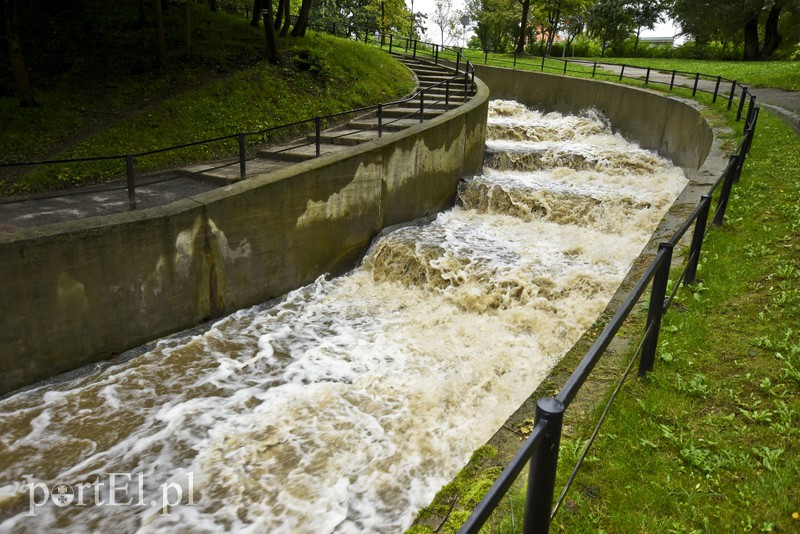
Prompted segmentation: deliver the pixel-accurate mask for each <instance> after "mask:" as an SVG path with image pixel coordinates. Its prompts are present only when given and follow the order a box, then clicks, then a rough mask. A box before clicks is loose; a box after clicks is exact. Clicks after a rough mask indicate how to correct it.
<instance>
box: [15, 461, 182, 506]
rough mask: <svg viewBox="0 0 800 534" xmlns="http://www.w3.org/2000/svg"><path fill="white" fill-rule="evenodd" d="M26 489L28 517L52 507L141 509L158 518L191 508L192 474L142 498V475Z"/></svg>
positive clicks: (114, 475)
mask: <svg viewBox="0 0 800 534" xmlns="http://www.w3.org/2000/svg"><path fill="white" fill-rule="evenodd" d="M23 487H25V488H27V490H28V513H27V514H25V515H26V516H28V517H36V512H37V510H38V509H39V508H41V507H42V506H47V505H48V504H50V505H51V506H52V505H55V506H60V507H63V506H144V507H148V508H151V509H154V511H156V512H157V513H158V514H159V515H169V514H170V509H171V508H172V507H175V506H178V505H183V506H193V505H194V473H191V472H189V473H185V474H184V475H183V477H182V478H181V479H180V480H178V479H175V478H173V479H172V481H170V482H165V483H164V484H161V485H160V486H159V487H158V491H156V492H154V493H152V494H151V495H150V496H149V498H146V497H145V490H144V473H133V474H131V473H105V479H101V478H100V477H98V478H97V480H95V481H94V482H82V483H78V484H68V483H66V482H56V483H55V484H53V485H48V484H45V483H44V482H30V483H28V484H24V485H23Z"/></svg>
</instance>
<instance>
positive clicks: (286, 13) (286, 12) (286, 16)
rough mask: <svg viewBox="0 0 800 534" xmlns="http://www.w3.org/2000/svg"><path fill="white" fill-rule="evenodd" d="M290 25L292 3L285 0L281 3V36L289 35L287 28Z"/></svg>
mask: <svg viewBox="0 0 800 534" xmlns="http://www.w3.org/2000/svg"><path fill="white" fill-rule="evenodd" d="M280 16H281V15H280V13H278V17H280ZM291 26H292V3H291V2H290V1H289V0H286V3H285V4H284V5H283V27H282V28H281V37H286V36H287V35H289V28H290V27H291Z"/></svg>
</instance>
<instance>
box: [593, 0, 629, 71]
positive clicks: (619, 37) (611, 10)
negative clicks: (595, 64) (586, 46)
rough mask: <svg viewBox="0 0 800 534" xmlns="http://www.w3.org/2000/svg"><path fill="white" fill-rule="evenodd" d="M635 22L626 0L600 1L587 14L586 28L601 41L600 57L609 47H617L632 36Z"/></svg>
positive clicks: (603, 55)
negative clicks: (631, 32) (631, 31)
mask: <svg viewBox="0 0 800 534" xmlns="http://www.w3.org/2000/svg"><path fill="white" fill-rule="evenodd" d="M632 25H633V22H632V20H631V13H630V10H629V9H628V8H627V6H626V4H625V2H624V0H599V1H597V2H595V3H594V4H593V5H591V6H590V7H589V9H588V11H587V12H586V27H587V28H588V30H589V32H590V33H591V34H592V35H593V36H594V37H597V38H599V39H600V50H601V53H600V55H601V56H602V57H605V55H606V49H607V48H608V46H609V45H612V46H614V47H616V46H617V45H619V44H621V43H622V41H623V40H625V38H626V37H627V36H628V35H629V34H630V30H631V27H632Z"/></svg>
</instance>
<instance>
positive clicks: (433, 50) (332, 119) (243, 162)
mask: <svg viewBox="0 0 800 534" xmlns="http://www.w3.org/2000/svg"><path fill="white" fill-rule="evenodd" d="M312 26H313V27H314V28H315V29H318V30H320V31H326V30H329V33H331V34H332V35H337V28H336V25H335V24H330V25H328V24H325V23H321V22H316V23H313V24H312ZM340 29H341V28H340ZM373 31H374V30H373ZM358 32H363V33H364V35H366V36H368V35H369V29H364V28H360V27H355V26H350V27H349V29H348V30H347V33H346V34H345V35H344V36H345V37H348V36H351V35H358ZM339 33H341V31H340V32H339ZM359 40H360V39H359ZM385 40H386V37H384V38H383V39H382V42H381V43H380V44H379V46H380V48H381V49H386V50H387V51H388V52H389V53H397V54H400V53H405V52H407V53H408V54H410V55H411V57H412V58H414V59H417V58H426V59H429V60H430V61H432V62H433V63H434V64H435V65H442V66H446V67H448V68H450V69H451V70H452V71H453V76H452V77H450V78H448V79H446V80H443V81H441V82H440V83H437V84H435V85H433V86H431V87H426V88H425V89H422V90H420V91H418V92H416V93H413V94H412V95H410V96H408V97H405V98H402V99H400V100H395V101H392V102H388V103H385V104H377V105H373V106H367V107H363V108H358V109H353V110H348V111H344V112H340V113H333V114H330V115H321V116H316V117H313V118H309V119H305V120H302V121H297V122H293V123H290V124H282V125H279V126H273V127H270V128H265V129H263V130H257V131H252V132H238V133H233V134H229V135H224V136H220V137H214V138H210V139H201V140H198V141H192V142H189V143H183V144H180V145H174V146H168V147H164V148H158V149H155V150H148V151H144V152H135V153H126V154H116V155H105V156H95V157H82V158H62V159H48V160H39V161H17V162H10V163H0V169H2V168H11V167H35V166H41V165H72V164H75V163H88V162H97V161H109V160H117V161H120V162H124V165H125V177H126V185H125V186H124V187H119V186H118V187H107V188H101V189H99V190H101V191H102V190H119V189H127V191H128V205H129V208H130V209H131V210H134V209H136V186H137V184H136V181H137V179H136V159H137V158H143V157H147V156H152V155H154V154H160V153H164V152H169V151H175V150H182V149H185V148H189V147H194V146H198V145H207V144H210V143H217V142H224V141H230V140H234V139H235V140H236V141H237V144H238V155H237V157H238V161H239V179H240V180H243V179H245V177H246V175H247V159H248V158H247V138H248V137H260V138H264V137H265V136H266V135H268V134H274V133H284V134H288V135H293V134H294V132H298V131H299V132H302V131H310V132H313V134H312V135H311V136H310V138H311V141H306V142H305V143H304V142H299V143H293V144H291V146H288V147H286V148H284V149H281V150H278V151H276V152H275V153H276V154H279V153H280V152H282V151H286V150H290V149H296V148H298V147H302V146H310V145H315V148H316V150H315V152H316V156H317V157H319V156H320V155H321V145H322V130H323V128H324V127H325V126H326V125H329V124H340V123H342V122H344V118H345V117H347V116H348V115H365V114H371V113H374V114H376V116H377V118H378V123H377V126H375V129H377V132H378V136H379V137H380V136H382V135H383V132H384V130H385V128H386V127H387V126H391V124H392V123H394V122H399V121H401V120H405V119H411V118H419V122H424V121H425V119H426V110H427V109H430V108H433V107H437V106H439V107H441V106H442V105H443V106H444V108H445V110H449V109H450V107H451V104H452V105H454V102H455V95H456V93H457V92H458V94H459V96H460V95H463V100H464V101H465V102H466V100H467V99H468V96H469V95H470V94H474V87H475V86H474V81H475V69H474V67H473V65H472V63H470V62H469V61H468V60H466V59H465V58H464V56H463V54H462V53H461V51H460V50H458V49H452V48H448V47H441V46H438V45H435V44H430V43H424V42H421V41H419V40H416V39H408V38H405V37H396V36H393V35H389V36H388V43H387V44H385V45H384V42H383V41H385ZM365 42H366V43H367V44H369V39H366V40H365ZM440 88H441V89H444V95H443V96H440V97H438V98H437V97H433V98H432V97H431V95H432V94H433V93H434V92H435V91H432V90H434V89H440ZM417 100H419V102H418V105H416V106H414V107H413V108H410V109H409V112H408V113H407V114H406V115H404V116H401V117H394V118H392V119H390V120H388V121H384V120H383V111H384V110H385V109H386V108H388V107H402V106H403V105H404V104H408V103H410V102H416V101H417ZM454 107H455V105H454ZM346 135H352V134H342V137H344V136H346ZM96 191H98V189H93V192H96ZM76 193H79V191H77V190H72V191H70V190H68V191H59V192H56V193H50V194H47V195H43V196H44V197H45V198H52V197H60V196H68V195H70V194H76ZM39 198H41V197H39ZM28 199H29V197H27V196H20V197H15V198H11V199H9V200H6V201H5V202H6V203H8V202H22V201H25V200H28Z"/></svg>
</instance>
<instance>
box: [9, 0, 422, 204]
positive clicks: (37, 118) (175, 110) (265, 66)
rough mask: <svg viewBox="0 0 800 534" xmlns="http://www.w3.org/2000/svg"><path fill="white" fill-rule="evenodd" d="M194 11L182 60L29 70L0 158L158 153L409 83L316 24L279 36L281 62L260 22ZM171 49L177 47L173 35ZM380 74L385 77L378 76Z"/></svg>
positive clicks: (20, 176) (110, 170)
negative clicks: (30, 89)
mask: <svg viewBox="0 0 800 534" xmlns="http://www.w3.org/2000/svg"><path fill="white" fill-rule="evenodd" d="M193 8H194V9H195V11H194V14H195V20H194V25H195V27H197V28H198V30H197V31H196V33H200V36H199V37H195V41H196V46H195V50H194V54H195V55H194V59H193V60H191V61H189V62H186V61H184V60H183V59H182V58H181V57H179V56H180V53H179V52H176V54H177V56H176V57H172V58H171V59H170V60H169V63H168V65H167V66H165V67H164V68H162V69H160V70H159V69H155V70H154V69H152V68H150V67H148V66H147V65H140V66H139V67H136V61H137V59H136V58H131V57H129V56H130V53H128V55H123V56H121V57H120V58H118V61H119V62H120V63H121V64H122V65H126V66H124V67H123V66H120V67H119V69H118V70H117V71H111V72H109V73H108V76H107V77H103V78H100V79H98V78H97V77H96V76H90V77H89V78H87V79H86V80H85V81H84V80H83V79H82V77H81V69H87V70H89V71H93V69H95V68H96V66H97V63H98V62H100V63H102V62H103V61H104V59H103V58H102V57H94V58H92V57H88V58H85V59H84V60H83V61H82V63H81V64H80V65H77V66H75V69H77V70H74V71H73V70H70V71H69V72H65V73H62V74H61V75H59V76H56V77H54V80H53V82H54V83H52V84H49V85H48V84H46V83H42V80H40V79H39V80H38V83H36V80H37V77H36V76H33V79H34V81H35V82H34V83H35V85H36V86H37V87H38V88H39V90H38V91H37V95H36V98H37V100H38V101H39V103H40V104H41V106H40V107H37V108H32V109H20V108H19V107H18V106H17V103H16V100H15V99H14V98H13V97H11V96H8V97H0V122H2V123H3V124H4V128H3V130H2V132H1V133H0V162H11V161H26V160H28V161H29V160H35V159H60V158H81V157H95V156H101V155H124V154H129V153H138V152H144V151H150V150H156V149H160V148H165V147H169V146H174V145H179V144H184V143H189V142H194V141H198V140H202V139H209V138H214V137H220V136H225V135H231V134H236V133H238V132H252V131H259V130H263V129H266V128H271V127H274V126H278V125H281V124H288V123H293V122H297V121H301V120H307V119H313V117H315V116H317V115H327V114H332V113H337V112H341V111H345V110H349V109H353V108H358V107H362V106H365V105H370V104H374V103H378V102H385V101H388V100H392V99H394V98H396V97H398V96H400V95H402V94H405V93H407V92H408V91H410V89H411V88H412V85H413V82H412V79H411V77H410V75H409V74H408V71H407V70H406V69H405V68H403V67H402V66H401V65H399V64H398V63H397V62H395V61H393V60H391V59H390V58H389V56H388V55H387V54H385V53H383V52H381V51H379V50H377V49H375V48H373V47H364V46H363V45H358V44H355V43H352V42H350V41H347V40H344V39H338V38H335V37H330V36H327V35H324V34H316V33H313V32H309V34H308V36H307V37H306V38H303V39H286V40H285V41H283V43H282V45H283V50H284V60H283V62H282V64H281V65H271V64H269V63H267V62H265V61H263V57H264V52H263V48H264V37H263V30H261V31H259V30H256V29H254V28H252V27H250V26H249V25H248V24H247V23H246V21H244V20H243V19H240V18H236V17H232V16H229V15H225V14H212V13H210V11H209V10H208V9H207V7H204V6H202V5H196V4H193ZM173 11H174V13H172V15H173V20H172V25H173V26H176V27H177V26H179V24H180V23H179V21H176V20H174V17H177V16H178V15H179V13H177V10H173ZM173 46H174V49H176V50H178V51H180V50H181V44H180V42H176V43H173ZM171 49H172V48H171ZM132 50H136V49H132ZM117 52H119V53H123V52H122V51H119V50H117ZM137 69H138V70H141V72H138V73H136V72H134V71H136V70H137ZM376 71H378V72H381V73H382V75H381V76H374V72H376ZM86 76H88V74H87V75H86ZM44 88H47V89H46V90H44ZM109 117H110V118H109ZM308 127H310V126H308ZM297 133H298V132H297V131H293V132H283V133H280V134H277V135H276V134H262V135H256V136H248V137H247V143H248V146H259V145H263V144H265V143H268V142H277V141H281V140H284V139H285V138H286V137H287V136H289V135H296V134H297ZM237 147H238V145H237V142H236V140H235V139H234V140H229V141H226V142H217V143H209V144H202V145H197V146H194V147H191V148H187V149H183V150H178V151H170V152H164V153H160V154H156V155H153V156H147V157H144V158H137V160H136V169H137V172H147V171H155V170H160V169H166V168H170V167H173V166H177V165H181V164H185V163H188V162H200V161H208V160H214V159H219V158H226V157H233V156H235V154H236V153H237ZM123 172H124V162H123V161H120V160H117V161H110V162H99V163H98V162H94V163H84V164H70V165H49V166H41V167H38V168H35V169H34V170H32V171H29V172H16V173H6V174H5V176H3V175H0V180H3V179H4V182H5V183H0V191H4V192H6V193H9V192H11V193H20V192H32V191H44V190H54V189H62V188H65V187H72V186H77V185H84V184H86V183H93V182H100V181H105V180H108V179H111V178H114V177H116V176H119V175H121V174H122V173H123Z"/></svg>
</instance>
